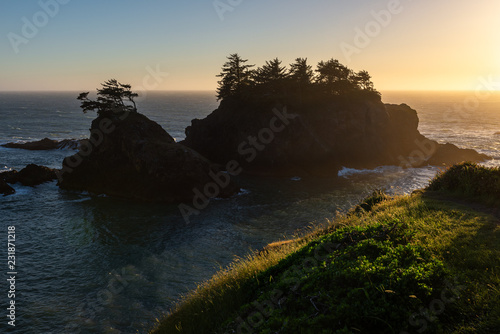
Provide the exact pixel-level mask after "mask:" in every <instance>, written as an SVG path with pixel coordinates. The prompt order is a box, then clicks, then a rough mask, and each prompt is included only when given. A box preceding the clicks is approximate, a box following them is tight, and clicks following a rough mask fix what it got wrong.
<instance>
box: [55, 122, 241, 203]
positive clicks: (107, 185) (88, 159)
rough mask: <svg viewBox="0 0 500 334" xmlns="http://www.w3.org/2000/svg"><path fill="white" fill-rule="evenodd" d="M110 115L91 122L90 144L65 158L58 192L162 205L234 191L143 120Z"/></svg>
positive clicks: (208, 167)
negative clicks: (64, 191)
mask: <svg viewBox="0 0 500 334" xmlns="http://www.w3.org/2000/svg"><path fill="white" fill-rule="evenodd" d="M109 117H110V118H106V117H103V116H99V117H98V118H96V119H95V120H94V121H93V122H92V127H91V137H90V138H89V141H88V142H86V143H85V144H82V146H81V148H80V151H79V152H78V153H77V154H75V155H73V156H71V157H68V158H66V159H65V160H64V162H63V169H62V171H61V174H60V175H59V186H60V187H61V188H63V189H72V190H81V191H89V192H92V193H96V194H107V195H111V196H116V197H121V198H126V199H134V200H142V201H161V202H183V201H192V200H193V198H194V196H195V192H194V189H198V191H199V192H200V193H201V194H205V195H203V196H205V197H206V198H209V197H229V196H231V195H233V194H235V193H236V192H238V191H239V188H238V187H237V186H236V185H235V184H234V183H233V182H232V181H231V180H230V177H229V176H228V175H227V174H225V173H222V172H219V171H218V170H217V169H216V167H214V166H213V165H212V164H211V163H210V162H209V161H208V160H207V159H205V158H204V157H203V156H201V155H200V154H199V153H197V152H195V151H193V150H192V149H189V148H187V147H185V146H182V145H179V144H177V143H176V142H175V140H174V139H173V138H172V137H171V136H170V135H169V134H168V133H167V132H166V131H165V130H164V129H163V128H162V127H161V126H160V125H158V124H157V123H155V122H153V121H151V120H149V119H148V118H147V117H146V116H144V115H142V114H139V113H137V112H130V113H128V114H124V115H121V116H120V117H118V116H116V115H115V116H109ZM214 179H215V180H214ZM206 188H207V189H208V190H209V191H205V189H206Z"/></svg>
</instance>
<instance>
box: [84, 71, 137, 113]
mask: <svg viewBox="0 0 500 334" xmlns="http://www.w3.org/2000/svg"><path fill="white" fill-rule="evenodd" d="M101 86H102V88H101V89H97V100H96V101H94V100H90V99H89V98H88V95H89V92H86V93H81V94H80V95H79V96H78V97H77V99H78V100H80V101H82V103H81V105H80V108H82V110H83V112H84V113H86V112H87V111H89V110H96V111H97V114H98V115H101V116H102V115H111V114H123V113H125V112H137V107H136V105H135V101H134V98H135V97H137V96H139V95H138V94H136V93H133V92H132V91H131V89H132V87H131V86H130V85H128V84H121V83H119V82H118V81H117V80H115V79H110V80H108V81H106V82H104V83H103V84H101ZM125 102H129V103H131V104H126V103H125Z"/></svg>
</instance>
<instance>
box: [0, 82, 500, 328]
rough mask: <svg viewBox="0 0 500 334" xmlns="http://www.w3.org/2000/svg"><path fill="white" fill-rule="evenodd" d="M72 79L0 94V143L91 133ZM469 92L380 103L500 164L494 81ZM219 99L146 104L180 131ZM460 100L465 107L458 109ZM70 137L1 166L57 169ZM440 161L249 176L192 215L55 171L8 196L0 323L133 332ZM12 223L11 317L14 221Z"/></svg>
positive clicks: (393, 96) (165, 97) (413, 185)
mask: <svg viewBox="0 0 500 334" xmlns="http://www.w3.org/2000/svg"><path fill="white" fill-rule="evenodd" d="M77 96H78V93H77V92H61V93H55V92H36V93H33V92H8V93H7V92H4V93H0V143H6V142H12V141H33V140H39V139H42V138H45V137H49V138H52V139H68V138H86V137H88V133H89V130H88V129H89V127H90V122H91V121H92V119H93V118H94V117H95V114H91V113H88V114H83V113H82V112H81V110H80V109H79V101H77V100H76V97H77ZM470 97H474V92H458V93H449V92H447V93H438V92H385V93H383V101H384V102H386V103H398V104H399V103H407V104H408V105H410V106H411V107H412V108H414V109H416V110H417V112H418V115H419V118H420V127H419V130H420V131H421V132H422V134H424V135H425V136H427V137H429V138H431V139H435V140H437V141H439V142H440V143H445V142H451V143H454V144H456V145H458V146H459V147H462V148H473V149H476V150H478V151H479V152H481V153H486V154H489V155H490V156H493V157H494V160H491V161H488V162H487V163H486V165H488V166H499V165H500V163H499V161H500V94H499V93H491V94H490V95H489V96H488V97H487V98H484V99H482V100H481V101H479V103H478V105H477V106H472V107H473V108H472V107H471V106H470V105H469V106H468V108H467V109H465V108H463V109H462V111H460V112H459V111H457V110H459V109H457V105H458V106H459V107H460V106H464V105H465V103H466V101H469V100H470V99H469V100H468V98H470ZM216 107H217V102H216V100H215V97H214V93H213V92H154V93H150V94H149V95H148V97H147V98H146V99H144V101H141V102H140V103H139V104H138V109H139V111H140V112H141V113H143V114H145V115H146V116H148V117H149V118H151V119H152V120H154V121H156V122H158V123H159V124H160V125H162V126H163V127H164V129H165V130H167V132H169V133H170V135H172V136H173V137H175V138H176V139H177V140H182V139H183V138H184V129H185V128H186V126H188V125H189V124H190V121H191V119H193V118H203V117H205V116H206V115H208V114H209V113H210V112H211V111H212V110H214V109H215V108H216ZM464 110H465V111H464ZM73 153H74V151H71V150H54V151H26V150H19V149H6V148H1V147H0V170H11V169H16V170H20V169H22V168H24V167H25V166H26V165H27V164H30V163H35V164H39V165H45V166H48V167H52V168H60V167H61V163H62V160H63V159H64V157H66V156H68V155H71V154H73ZM437 171H438V168H437V167H423V168H410V169H401V168H400V167H397V166H384V167H379V168H376V169H373V170H355V169H347V168H344V169H343V170H341V171H340V173H339V178H331V179H324V178H323V179H319V178H304V177H303V178H298V177H297V178H270V177H259V178H253V177H241V178H239V179H238V180H237V181H238V182H239V184H240V185H241V186H242V188H243V189H244V191H242V192H241V194H239V195H238V196H236V197H234V198H231V199H223V200H213V201H211V202H210V205H209V206H208V207H207V208H206V209H204V210H203V211H202V212H201V214H200V215H198V216H191V223H190V224H186V223H185V221H184V220H183V218H182V216H181V214H180V211H179V209H178V208H177V206H176V205H165V204H144V203H134V202H129V201H124V200H117V199H114V198H109V197H106V196H91V195H89V194H87V193H80V192H69V191H62V190H60V189H59V188H58V187H57V186H56V183H55V182H52V183H46V184H42V185H40V186H37V187H34V188H31V187H23V186H20V185H14V188H15V189H16V193H15V194H14V195H11V196H5V197H0V221H1V224H0V240H1V242H0V244H2V245H4V246H2V247H1V249H0V254H1V257H2V259H4V261H2V263H3V265H2V268H1V270H0V280H1V281H2V282H4V283H3V285H2V291H4V292H5V293H2V296H3V297H2V298H0V305H1V309H3V310H4V311H3V313H5V314H4V315H2V317H1V319H3V320H2V321H1V324H0V328H2V329H1V332H2V333H4V332H8V333H44V334H45V333H137V332H146V330H147V329H149V328H151V326H152V325H153V324H154V321H155V318H157V317H159V316H161V315H162V313H164V312H167V311H168V310H169V308H170V307H172V306H173V305H174V303H175V302H176V300H178V298H179V297H180V296H181V295H182V294H185V293H187V292H188V291H189V290H190V289H193V288H195V287H196V284H197V283H200V282H203V281H204V280H207V279H208V278H210V277H211V276H212V275H213V274H214V273H215V272H216V271H217V270H218V269H220V268H221V267H224V266H226V265H228V264H229V263H230V262H231V261H232V260H233V259H234V257H235V256H244V255H245V254H247V253H248V252H250V251H251V250H254V249H259V248H262V247H263V246H265V245H266V244H268V243H270V242H272V241H276V240H278V239H284V238H287V237H292V236H293V234H294V232H296V231H298V230H304V229H307V228H308V227H309V226H311V224H321V223H324V222H326V221H327V220H328V219H332V218H333V217H334V216H335V214H336V212H338V211H345V210H347V209H349V208H350V207H351V206H353V205H354V204H356V203H357V202H358V201H359V200H360V199H362V198H363V197H365V196H366V195H368V194H369V193H370V192H371V191H372V190H373V189H375V188H385V189H386V190H387V191H388V192H390V193H398V194H404V193H411V192H412V191H413V190H415V189H417V188H422V187H425V186H426V185H427V184H428V182H429V180H430V179H431V178H432V177H433V176H434V175H435V174H436V172H437ZM9 226H15V235H16V241H15V248H16V249H15V256H16V263H15V269H16V272H17V274H16V282H15V307H16V309H15V317H16V318H15V325H16V326H15V327H13V326H9V325H8V324H7V322H8V321H9V319H8V318H7V317H6V315H7V313H8V312H9V311H8V310H6V308H7V307H9V304H8V303H9V298H8V297H7V293H6V292H7V291H8V290H9V283H8V282H7V279H8V278H9V277H8V275H7V272H8V268H7V256H8V250H7V239H8V227H9Z"/></svg>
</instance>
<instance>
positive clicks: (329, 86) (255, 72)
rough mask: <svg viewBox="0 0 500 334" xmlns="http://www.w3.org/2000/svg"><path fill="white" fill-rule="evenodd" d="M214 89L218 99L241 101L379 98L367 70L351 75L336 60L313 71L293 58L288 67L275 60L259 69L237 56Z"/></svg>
mask: <svg viewBox="0 0 500 334" xmlns="http://www.w3.org/2000/svg"><path fill="white" fill-rule="evenodd" d="M227 59H228V61H227V62H226V63H224V65H223V67H222V72H221V73H220V74H219V75H217V76H218V77H220V78H221V80H220V81H219V82H218V83H219V87H218V88H217V98H218V100H221V99H224V98H227V97H231V96H238V97H241V98H259V97H262V96H266V97H276V98H283V97H293V96H297V95H298V96H300V98H302V96H303V95H304V94H305V93H309V94H315V95H318V94H321V95H322V96H342V95H347V94H351V95H352V94H364V95H366V96H372V97H377V98H380V93H379V92H377V91H376V90H375V89H374V86H373V83H372V81H371V77H370V75H369V74H368V72H367V71H364V70H362V71H359V72H354V71H353V70H351V69H349V68H348V67H347V66H345V65H343V64H341V63H340V62H339V61H338V60H337V59H333V58H332V59H330V60H327V61H320V62H319V63H318V64H317V66H316V69H315V70H314V71H313V68H312V66H310V65H309V64H308V63H307V58H296V59H295V62H294V63H292V64H290V67H289V68H287V67H286V66H282V61H281V60H279V59H278V58H274V59H272V60H269V61H266V63H265V64H264V65H263V66H262V67H258V68H256V69H252V68H253V67H254V66H255V65H246V64H245V63H246V62H247V61H248V59H243V58H241V57H240V56H239V55H238V54H237V53H234V54H231V55H230V56H229V57H227Z"/></svg>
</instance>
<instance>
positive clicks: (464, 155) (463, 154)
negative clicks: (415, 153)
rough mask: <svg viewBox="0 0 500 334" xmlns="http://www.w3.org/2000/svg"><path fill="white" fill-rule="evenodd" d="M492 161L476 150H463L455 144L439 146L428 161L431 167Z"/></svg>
mask: <svg viewBox="0 0 500 334" xmlns="http://www.w3.org/2000/svg"><path fill="white" fill-rule="evenodd" d="M488 159H491V158H490V157H488V156H487V155H485V154H480V153H478V152H476V151H475V150H471V149H461V148H458V147H457V146H455V145H453V144H449V143H447V144H444V145H437V148H436V151H435V152H434V154H433V155H432V156H431V157H430V158H429V160H427V161H426V162H427V164H429V165H453V164H455V163H457V162H464V161H484V160H488Z"/></svg>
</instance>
